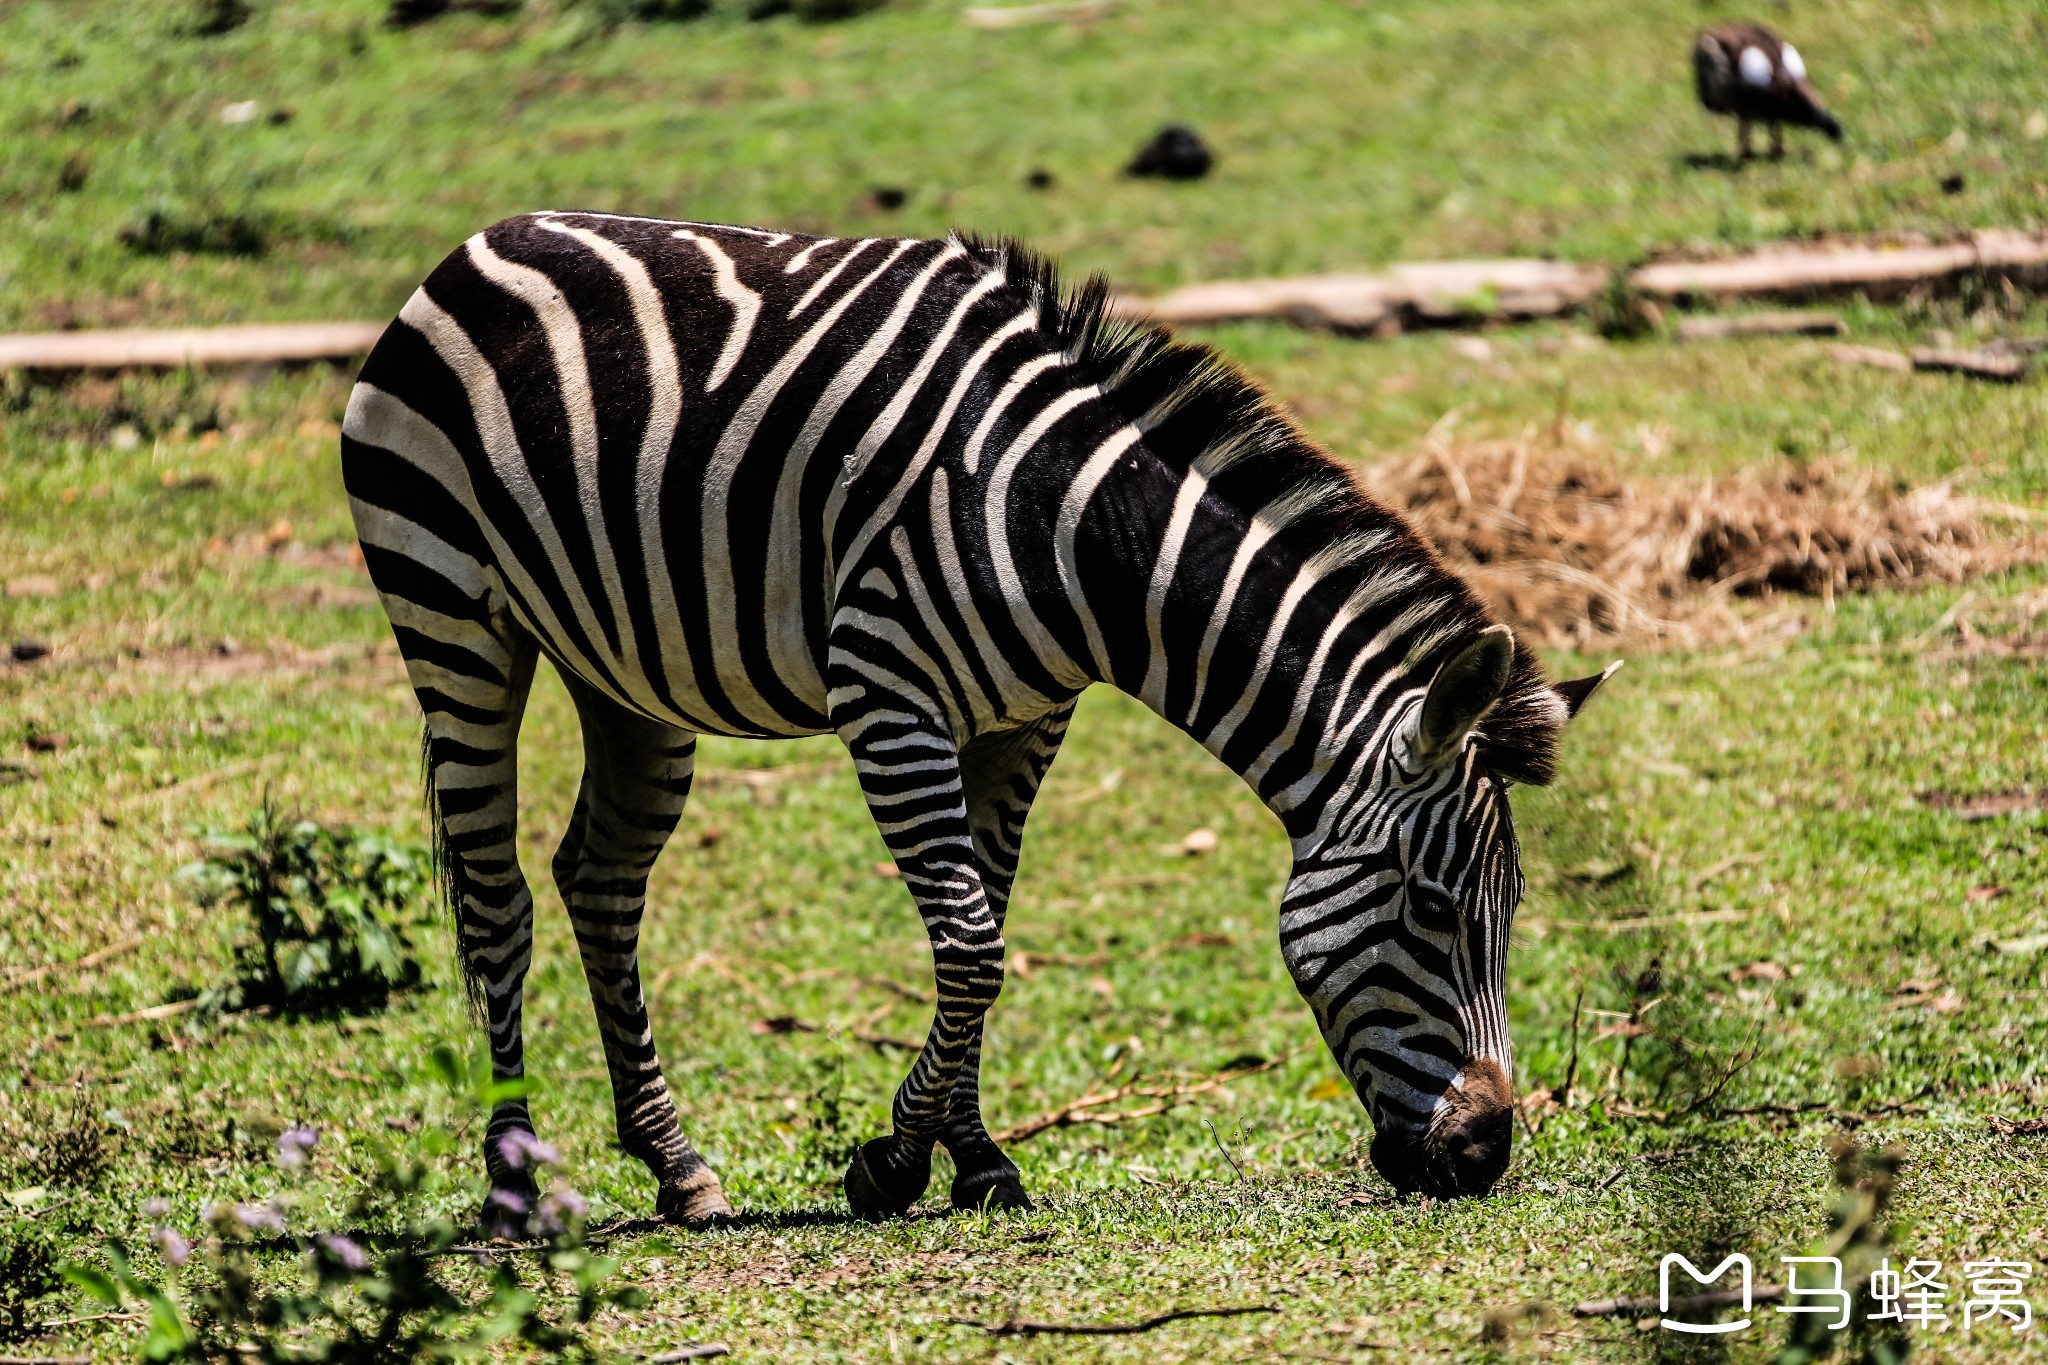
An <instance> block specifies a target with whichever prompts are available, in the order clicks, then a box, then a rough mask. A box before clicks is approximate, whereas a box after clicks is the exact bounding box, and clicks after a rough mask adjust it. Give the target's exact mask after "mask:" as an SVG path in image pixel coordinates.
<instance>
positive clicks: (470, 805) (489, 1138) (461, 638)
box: [380, 584, 539, 1236]
mask: <svg viewBox="0 0 2048 1365" xmlns="http://www.w3.org/2000/svg"><path fill="white" fill-rule="evenodd" d="M380 586H382V585H381V584H380ZM385 602H386V605H387V607H388V608H389V609H390V611H391V614H392V618H393V620H394V622H397V623H399V630H398V639H399V647H400V651H401V652H402V653H403V654H404V655H405V660H406V670H407V672H408V673H409V675H410V676H411V678H412V684H413V690H414V691H415V692H416V693H417V694H418V696H419V701H420V705H421V707H422V708H423V709H424V710H425V712H426V744H425V748H426V767H427V791H428V798H429V801H430V803H431V806H432V811H433V820H434V841H435V845H436V848H437V849H438V851H439V854H440V862H441V870H442V875H443V878H444V881H445V885H446V890H447V893H448V898H449V902H450V906H451V908H452V909H453V911H454V913H455V932H456V944H457V953H458V955H459V957H460V959H461V963H462V973H463V978H464V983H465V985H466V986H467V988H468V990H469V992H470V999H471V1001H472V1003H473V1004H475V1005H477V1006H479V1007H480V1009H481V1012H482V1014H483V1016H484V1024H485V1027H486V1028H487V1029H488V1030H489V1037H490V1049H491V1075H492V1076H493V1078H495V1079H497V1080H501V1081H504V1080H516V1079H518V1078H519V1077H520V1076H523V1075H524V1074H525V1071H526V1062H525V1046H524V1041H523V1037H522V1034H521V1028H520V1017H521V1010H522V1006H523V1002H524V998H525V982H526V970H527V967H528V966H529V965H530V964H531V962H532V960H533V893H532V892H531V891H530V890H529V889H528V887H527V884H526V877H525V875H524V874H523V873H521V871H520V870H519V854H518V847H517V844H518V813H519V781H518V779H519V746H518V739H519V721H520V717H521V715H522V714H523V713H524V712H525V710H526V696H527V690H528V688H529V687H530V686H531V684H532V682H533V668H534V663H535V660H536V659H537V657H538V655H539V648H538V646H537V645H536V643H535V642H534V640H533V638H532V637H531V636H529V635H527V634H526V633H525V632H524V631H523V630H521V629H520V628H519V627H518V626H516V625H514V624H513V623H511V622H510V621H509V620H508V619H506V618H503V617H499V618H497V619H496V620H494V621H490V622H476V623H471V624H469V625H462V624H461V623H458V622H457V621H456V620H455V619H454V618H452V617H442V618H439V619H438V620H434V619H430V618H428V617H427V615H426V613H425V612H424V611H422V610H421V609H418V608H414V607H412V606H411V604H410V603H408V602H405V601H404V600H402V599H400V598H398V597H396V596H395V595H394V594H393V593H392V592H391V591H388V590H387V591H386V592H385ZM535 1145H536V1144H535V1139H534V1136H533V1120H532V1118H531V1117H530V1115H529V1114H528V1112H527V1107H526V1101H525V1100H523V1099H510V1100H500V1101H498V1102H497V1104H495V1105H494V1106H492V1109H491V1118H490V1123H489V1124H488V1125H487V1126H486V1128H485V1130H484V1153H483V1155H484V1170H485V1172H486V1173H487V1174H488V1176H489V1177H490V1182H491V1193H490V1196H489V1197H488V1198H487V1199H486V1200H485V1202H484V1208H483V1215H482V1219H483V1224H484V1228H485V1231H486V1232H487V1233H488V1234H490V1235H494V1236H495V1235H512V1236H516V1235H520V1234H522V1233H523V1232H524V1230H525V1226H526V1215H527V1212H528V1211H529V1210H530V1209H531V1208H532V1207H533V1200H534V1197H535V1195H536V1194H537V1191H536V1189H535V1187H534V1179H533V1171H532V1161H531V1160H530V1154H531V1153H532V1152H533V1150H534V1147H535Z"/></svg>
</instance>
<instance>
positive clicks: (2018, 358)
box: [1913, 346, 2027, 384]
mask: <svg viewBox="0 0 2048 1365" xmlns="http://www.w3.org/2000/svg"><path fill="white" fill-rule="evenodd" d="M1913 368H1914V369H1916V370H1926V371H1930V372H1932V373H1935V374H1966V375H1969V376H1970V377H1971V378H1972V379H1989V380H1993V381H1995V382H1996V383H2000V384H2017V383H2018V382H2019V381H2020V380H2021V379H2022V378H2024V377H2025V376H2026V373H2027V358H2026V357H2025V356H2023V355H2013V354H2010V353H2005V352H1998V351H1946V350H1940V349H1937V348H1935V347H1931V346H1921V347H1917V348H1915V349H1914V351H1913Z"/></svg>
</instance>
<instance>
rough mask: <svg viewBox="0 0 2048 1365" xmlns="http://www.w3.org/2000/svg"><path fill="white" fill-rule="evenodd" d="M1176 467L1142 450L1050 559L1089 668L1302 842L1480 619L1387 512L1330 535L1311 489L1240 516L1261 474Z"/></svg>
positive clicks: (1110, 480) (1352, 519) (1083, 460)
mask: <svg viewBox="0 0 2048 1365" xmlns="http://www.w3.org/2000/svg"><path fill="white" fill-rule="evenodd" d="M1105 448H1106V447H1105ZM1074 462H1075V464H1076V465H1077V466H1078V467H1080V468H1082V469H1084V470H1085V469H1087V468H1088V467H1089V466H1090V464H1091V460H1090V459H1089V458H1087V457H1081V456H1077V457H1075V461H1074ZM1181 464H1182V462H1180V461H1173V460H1171V459H1162V458H1159V457H1158V456H1157V455H1155V454H1154V453H1152V452H1151V451H1150V450H1148V449H1146V448H1145V446H1144V445H1143V444H1142V443H1134V446H1133V448H1132V449H1130V450H1129V451H1119V452H1118V454H1117V456H1116V457H1115V458H1114V461H1113V463H1112V465H1111V466H1110V468H1109V471H1108V473H1107V474H1106V475H1105V476H1104V477H1102V478H1101V480H1100V481H1099V483H1097V485H1096V486H1095V488H1094V490H1093V492H1092V496H1091V497H1090V498H1089V500H1088V503H1087V507H1086V510H1085V514H1084V515H1081V516H1079V517H1078V518H1067V519H1066V520H1067V521H1068V522H1070V523H1071V526H1072V529H1071V532H1070V535H1071V541H1072V543H1071V545H1067V544H1061V545H1057V546H1055V547H1054V549H1055V555H1056V557H1057V558H1058V560H1059V562H1060V563H1061V566H1062V570H1063V572H1064V573H1067V574H1072V575H1075V576H1078V578H1079V587H1080V592H1079V594H1078V595H1077V594H1075V593H1073V592H1072V591H1071V589H1070V591H1069V597H1070V598H1076V597H1077V596H1078V600H1079V601H1081V602H1085V604H1086V607H1087V610H1086V612H1085V613H1078V614H1079V615H1080V616H1081V620H1082V628H1083V633H1084V635H1085V636H1086V639H1087V650H1086V654H1085V655H1082V656H1081V657H1092V658H1093V659H1095V660H1096V661H1097V663H1096V666H1095V667H1094V668H1093V669H1091V670H1090V676H1091V678H1093V679H1094V680H1098V681H1102V682H1106V683H1109V684H1111V685H1113V686H1115V687H1117V688H1119V689H1120V690H1122V691H1125V692H1128V693H1130V694H1131V695H1133V696H1135V697H1137V698H1138V699H1140V700H1142V701H1144V702H1145V703H1146V704H1147V705H1148V706H1150V707H1151V708H1152V709H1153V710H1154V711H1156V712H1158V714H1159V715H1161V716H1162V717H1164V718H1165V719H1166V720H1168V721H1169V722H1171V723H1172V724H1174V725H1175V726H1177V727H1179V728H1180V729H1181V730H1183V731H1185V732H1186V733H1187V734H1189V735H1190V736H1192V737H1193V738H1194V739H1195V740H1196V741H1197V742H1198V743H1200V744H1201V745H1202V746H1203V747H1204V748H1206V749H1207V750H1209V752H1210V753H1212V754H1214V755H1215V756H1216V757H1217V758H1218V759H1219V760H1221V761H1222V762H1223V763H1224V764H1225V765H1226V766H1228V767H1229V768H1230V769H1231V770H1232V771H1233V772H1236V773H1237V774H1238V775H1239V776H1241V777H1242V778H1244V780H1245V781H1246V782H1247V783H1248V784H1249V785H1250V786H1251V787H1252V788H1253V790H1255V791H1256V792H1258V794H1259V796H1260V798H1261V799H1262V800H1263V801H1264V802H1265V804H1266V805H1267V806H1268V807H1269V808H1271V809H1272V810H1273V811H1274V812H1275V813H1276V814H1277V815H1279V816H1280V818H1281V820H1282V821H1283V823H1285V824H1286V825H1287V826H1288V829H1289V832H1290V834H1292V835H1294V836H1295V837H1297V838H1299V837H1301V836H1303V835H1305V834H1307V833H1308V832H1309V830H1310V827H1312V826H1313V824H1314V815H1313V811H1312V807H1314V806H1318V805H1320V803H1316V802H1311V799H1310V798H1311V797H1312V796H1314V794H1315V793H1316V791H1317V790H1318V788H1319V787H1320V786H1321V785H1322V784H1323V783H1324V782H1325V781H1326V780H1328V779H1329V778H1331V777H1332V776H1333V775H1341V772H1342V770H1343V768H1344V766H1345V765H1346V764H1347V762H1349V761H1350V760H1348V759H1347V755H1351V754H1355V753H1356V752H1357V751H1358V749H1359V745H1360V742H1361V741H1362V740H1363V739H1366V738H1369V737H1370V736H1372V735H1374V734H1375V733H1377V732H1378V731H1379V730H1380V729H1381V727H1382V726H1383V725H1385V724H1386V723H1387V722H1388V720H1389V719H1390V718H1391V715H1392V713H1393V711H1394V709H1395V708H1396V707H1397V705H1398V703H1399V700H1400V698H1401V697H1402V696H1403V694H1404V693H1405V692H1406V691H1407V690H1408V688H1409V686H1410V685H1411V684H1412V685H1415V686H1419V685H1421V684H1422V683H1424V682H1426V681H1427V679H1426V677H1422V676H1419V675H1417V676H1413V677H1411V676H1410V675H1411V674H1416V671H1417V670H1416V666H1417V664H1418V663H1422V662H1427V661H1429V660H1431V658H1432V656H1434V655H1435V654H1436V653H1437V652H1438V650H1439V648H1440V646H1441V645H1442V644H1444V643H1445V642H1447V641H1448V640H1449V639H1450V638H1452V637H1453V636H1455V635H1457V634H1458V633H1460V632H1463V631H1467V630H1476V629H1477V628H1479V627H1481V626H1483V625H1484V624H1485V622H1484V619H1483V617H1480V616H1478V614H1477V611H1476V607H1475V604H1474V602H1473V600H1472V599H1471V597H1470V595H1469V594H1467V593H1466V592H1465V591H1464V589H1463V587H1462V585H1460V584H1459V583H1458V581H1457V580H1456V579H1454V578H1452V577H1451V576H1450V575H1449V574H1448V573H1446V572H1445V571H1444V570H1443V569H1442V568H1441V567H1440V566H1439V565H1438V564H1437V563H1436V562H1435V560H1434V557H1433V556H1432V555H1431V554H1430V552H1429V551H1428V550H1427V549H1426V548H1424V547H1423V546H1422V544H1421V543H1420V541H1419V540H1417V539H1416V537H1415V535H1414V534H1413V532H1411V531H1410V530H1409V529H1408V528H1407V527H1406V525H1405V524H1403V523H1402V522H1401V521H1400V520H1399V519H1398V518H1397V517H1395V516H1394V515H1393V514H1392V513H1390V512H1386V511H1384V510H1383V509H1379V508H1376V507H1372V508H1371V512H1372V514H1373V515H1371V516H1368V517H1360V516H1359V515H1357V513H1356V509H1353V510H1352V512H1351V514H1350V515H1348V516H1347V517H1346V518H1345V519H1344V520H1342V521H1341V522H1337V523H1336V524H1334V525H1332V524H1331V521H1332V519H1330V518H1328V517H1325V516H1321V515H1319V514H1320V513H1322V512H1324V511H1325V510H1327V503H1328V502H1329V501H1330V500H1331V499H1332V498H1334V497H1335V496H1336V494H1335V493H1334V492H1325V491H1324V490H1320V489H1318V488H1317V487H1316V486H1314V485H1312V484H1311V485H1307V486H1303V485H1299V484H1297V485H1294V486H1292V487H1289V488H1285V489H1283V490H1282V491H1280V492H1279V493H1277V494H1275V495H1274V496H1273V497H1272V498H1270V499H1266V500H1264V501H1263V502H1260V503H1258V504H1257V505H1256V509H1255V510H1252V511H1246V510H1245V508H1244V493H1245V491H1246V483H1247V480H1246V478H1245V477H1244V476H1245V475H1246V474H1247V473H1249V474H1251V475H1252V478H1253V482H1252V486H1253V487H1256V486H1257V485H1256V473H1257V471H1255V470H1252V471H1245V470H1240V471H1238V473H1236V474H1233V473H1232V472H1231V470H1230V465H1229V462H1228V461H1226V460H1218V459H1215V458H1212V457H1211V456H1210V455H1208V454H1206V453H1205V454H1204V455H1198V456H1196V457H1195V458H1194V459H1193V460H1190V461H1186V462H1185V466H1184V472H1183V470H1182V469H1181V468H1177V467H1176V466H1177V465H1181ZM1226 484H1228V485H1230V486H1225V485H1226ZM1368 506H1370V505H1369V504H1368ZM1136 547H1148V548H1147V549H1146V551H1145V552H1143V553H1136V554H1134V553H1133V551H1134V549H1135V548H1136ZM1134 561H1135V562H1134ZM1297 826H1299V827H1297Z"/></svg>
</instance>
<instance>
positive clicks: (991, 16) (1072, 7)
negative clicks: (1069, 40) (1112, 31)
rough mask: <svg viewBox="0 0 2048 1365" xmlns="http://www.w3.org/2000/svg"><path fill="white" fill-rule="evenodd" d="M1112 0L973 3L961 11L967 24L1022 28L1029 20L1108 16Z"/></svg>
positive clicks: (1077, 20)
mask: <svg viewBox="0 0 2048 1365" xmlns="http://www.w3.org/2000/svg"><path fill="white" fill-rule="evenodd" d="M1113 8H1115V6H1114V4H1113V3H1112V0H1054V3H1048V4H1043V5H972V6H969V7H968V8H966V9H964V10H961V11H960V22H961V23H963V24H966V25H967V26H968V27H969V28H1023V27H1025V26H1026V25H1029V24H1085V23H1089V22H1091V21H1093V20H1096V19H1103V18H1107V17H1108V15H1109V13H1110V11H1111V10H1112V9H1113Z"/></svg>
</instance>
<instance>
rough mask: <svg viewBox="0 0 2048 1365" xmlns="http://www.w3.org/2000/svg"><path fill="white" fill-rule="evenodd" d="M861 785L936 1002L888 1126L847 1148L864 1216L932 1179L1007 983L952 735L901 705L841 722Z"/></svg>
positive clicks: (852, 1189)
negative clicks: (966, 1071) (920, 944)
mask: <svg viewBox="0 0 2048 1365" xmlns="http://www.w3.org/2000/svg"><path fill="white" fill-rule="evenodd" d="M840 735H841V737H842V738H843V739H844V740H845V741H846V745H847V748H848V749H850V750H851V751H852V753H853V758H854V764H855V767H856V769H857V771H858V772H859V775H860V785H861V792H862V794H863V795H865V796H866V797H867V802H868V810H869V813H870V814H872V815H873V816H874V820H875V824H876V826H877V827H878V828H879V829H880V830H881V834H882V841H883V842H884V843H886V844H887V845H888V846H889V852H890V853H891V854H892V855H893V856H894V857H895V860H896V867H897V869H898V871H899V872H900V873H901V874H902V877H903V884H904V885H905V886H906V887H908V888H909V890H910V894H911V895H912V896H914V897H915V898H916V900H917V908H918V913H919V914H921V915H922V916H923V917H924V927H925V933H926V934H927V935H928V936H929V937H930V939H931V944H932V971H933V976H934V978H935V979H936V982H937V986H938V1007H937V1011H936V1013H935V1015H934V1017H933V1019H932V1027H931V1033H930V1034H929V1035H928V1036H927V1037H926V1039H925V1044H924V1049H923V1051H921V1052H920V1053H919V1054H918V1057H917V1061H916V1062H915V1063H913V1064H912V1066H911V1068H910V1075H909V1076H908V1077H906V1078H905V1079H904V1081H903V1084H902V1085H901V1086H900V1087H899V1088H898V1089H897V1091H896V1099H895V1103H894V1104H893V1105H892V1106H891V1110H890V1117H891V1119H892V1125H891V1126H892V1128H893V1130H894V1131H893V1132H891V1133H890V1134H889V1136H887V1137H880V1138H876V1139H874V1140H873V1141H872V1142H869V1143H867V1144H866V1145H865V1146H863V1147H862V1148H861V1149H860V1150H859V1151H858V1152H856V1153H855V1154H854V1158H853V1164H852V1165H851V1166H850V1167H849V1168H848V1169H847V1172H846V1199H847V1203H848V1204H849V1205H850V1206H851V1207H852V1209H853V1211H854V1212H855V1213H856V1214H859V1215H861V1216H862V1217H869V1218H875V1217H883V1216H887V1215H891V1214H898V1213H902V1212H904V1211H905V1210H907V1209H908V1208H909V1207H910V1206H911V1205H912V1204H914V1203H916V1202H917V1199H918V1196H919V1195H921V1194H923V1193H924V1189H925V1186H926V1185H927V1184H929V1183H930V1181H931V1173H932V1148H933V1147H934V1146H936V1145H937V1143H938V1141H939V1139H940V1138H941V1137H942V1136H944V1134H945V1131H946V1125H947V1121H948V1119H949V1118H950V1116H951V1113H952V1105H953V1090H954V1085H955V1083H956V1081H957V1079H958V1077H959V1075H960V1068H961V1064H962V1063H963V1062H964V1061H965V1060H966V1058H967V1055H968V1053H969V1052H970V1051H971V1050H972V1049H973V1047H974V1045H975V1043H976V1042H977V1041H978V1040H979V1039H980V1037H981V1023H982V1019H983V1016H985V1015H986V1014H987V1012H988V1008H989V1006H990V1005H992V1004H994V1003H995V999H996V996H997V994H998V993H999V992H1000V991H1001V990H1002V986H1003V936H1002V931H1001V930H1000V929H999V928H998V926H997V923H996V917H995V913H994V911H993V910H992V909H991V907H990V905H989V900H988V897H987V895H986V894H985V893H984V892H983V890H982V884H981V868H980V864H979V860H978V859H977V858H976V857H975V852H974V839H973V835H972V832H971V831H970V828H969V825H968V815H967V804H966V797H965V793H964V790H963V783H962V776H961V768H960V759H959V754H958V752H957V750H956V748H955V746H954V743H953V740H952V738H951V737H950V736H949V735H947V734H945V733H944V732H943V731H942V730H940V729H939V728H937V727H936V726H933V725H932V724H930V723H929V722H925V721H922V720H921V719H919V718H914V717H911V716H909V715H906V714H904V713H903V712H900V711H879V712H871V713H868V714H865V715H861V716H858V717H855V718H852V719H851V720H850V721H849V722H848V723H846V724H843V725H841V727H840Z"/></svg>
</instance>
